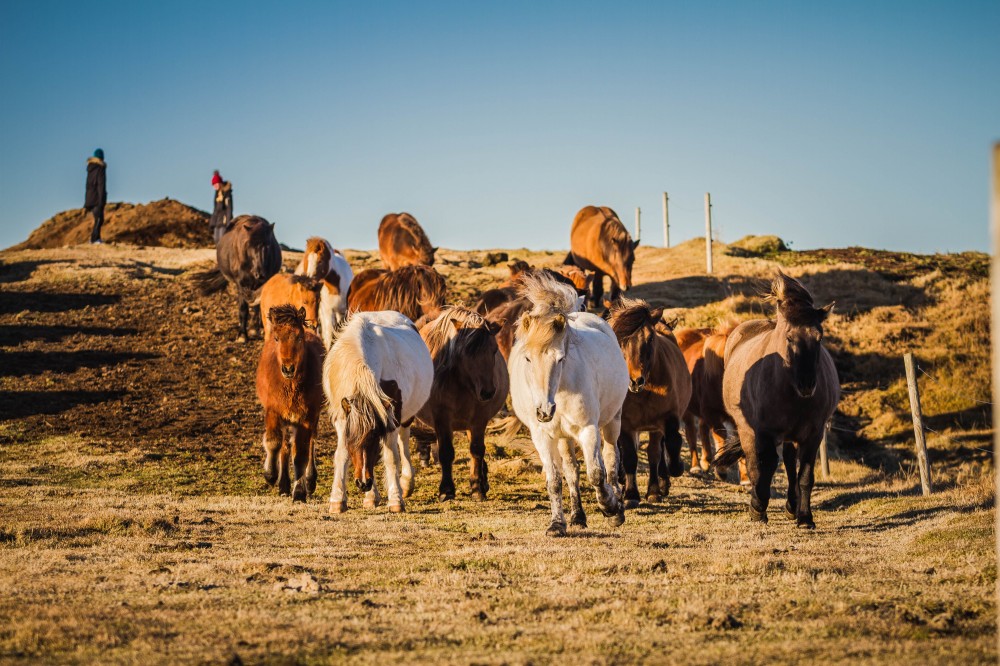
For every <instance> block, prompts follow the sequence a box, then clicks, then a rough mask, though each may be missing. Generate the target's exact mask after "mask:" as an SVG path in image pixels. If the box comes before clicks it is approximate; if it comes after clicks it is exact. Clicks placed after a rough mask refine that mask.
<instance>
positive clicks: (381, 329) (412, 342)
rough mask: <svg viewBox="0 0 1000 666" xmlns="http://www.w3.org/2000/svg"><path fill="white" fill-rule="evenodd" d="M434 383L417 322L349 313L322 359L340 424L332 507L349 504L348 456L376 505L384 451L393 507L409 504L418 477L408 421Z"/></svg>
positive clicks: (336, 422) (370, 505) (367, 503)
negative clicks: (378, 465) (377, 469)
mask: <svg viewBox="0 0 1000 666" xmlns="http://www.w3.org/2000/svg"><path fill="white" fill-rule="evenodd" d="M433 382H434V364H433V363H432V362H431V357H430V354H429V353H428V352H427V346H426V345H425V344H424V341H423V340H422V339H421V338H420V334H419V333H417V331H416V329H415V328H414V327H413V322H412V321H410V320H409V319H407V318H406V317H405V316H403V315H401V314H400V313H398V312H359V313H356V314H352V315H351V316H350V317H349V318H348V320H347V325H346V326H345V327H344V328H343V329H342V330H341V332H340V335H339V336H338V337H337V341H336V342H334V343H333V347H332V348H331V349H330V351H329V352H328V353H327V355H326V362H325V363H324V365H323V389H324V391H325V392H326V398H327V404H328V405H329V409H330V417H331V419H332V420H333V425H334V427H335V428H336V430H337V452H336V454H335V455H334V459H333V465H334V477H333V492H332V493H331V494H330V511H331V512H332V513H341V512H343V511H346V510H347V465H348V462H351V463H353V466H354V484H355V485H356V486H357V487H358V489H359V490H361V491H362V492H364V493H366V495H365V500H364V506H365V508H374V507H376V506H377V505H378V503H379V495H378V489H377V486H376V485H375V483H374V472H375V465H376V463H378V460H379V457H381V458H382V461H383V463H384V464H385V483H386V494H387V495H388V497H389V510H390V511H392V512H401V511H403V510H404V504H403V497H404V496H405V495H409V493H410V489H411V488H412V483H413V467H412V466H411V464H410V451H409V438H410V423H411V422H412V421H413V417H414V416H415V415H416V413H417V410H418V409H420V408H421V407H422V406H423V405H424V403H425V402H426V401H427V397H428V395H430V391H431V385H432V384H433ZM400 430H402V433H400ZM401 468H402V469H401Z"/></svg>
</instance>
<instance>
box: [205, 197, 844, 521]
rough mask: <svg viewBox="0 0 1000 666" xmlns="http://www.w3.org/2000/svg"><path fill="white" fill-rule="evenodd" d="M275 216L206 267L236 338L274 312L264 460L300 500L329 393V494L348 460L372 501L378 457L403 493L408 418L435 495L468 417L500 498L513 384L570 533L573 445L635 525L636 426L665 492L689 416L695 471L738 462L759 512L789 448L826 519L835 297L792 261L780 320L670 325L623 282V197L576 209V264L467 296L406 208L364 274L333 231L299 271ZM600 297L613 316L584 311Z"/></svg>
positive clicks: (221, 249) (792, 477)
mask: <svg viewBox="0 0 1000 666" xmlns="http://www.w3.org/2000/svg"><path fill="white" fill-rule="evenodd" d="M273 226H274V225H272V224H270V223H268V222H267V221H266V220H264V219H262V218H260V217H255V216H248V215H244V216H241V217H238V218H236V219H235V220H233V221H232V222H231V223H230V224H229V226H228V227H227V229H226V232H225V234H224V235H223V236H222V238H221V240H220V241H219V244H218V247H217V267H216V268H215V269H212V270H210V271H205V272H202V273H200V274H198V275H196V276H195V277H196V280H197V282H198V284H199V286H200V288H201V290H202V292H203V293H206V294H207V293H212V292H213V291H218V290H221V289H223V288H225V286H226V284H229V283H232V284H234V285H235V286H236V292H237V296H238V299H239V336H240V338H239V339H240V340H243V341H245V340H246V339H247V337H248V336H249V335H251V334H254V333H256V332H257V330H258V329H259V328H260V327H263V336H264V345H263V349H262V351H261V355H260V361H259V365H258V372H257V394H258V398H259V399H260V402H261V404H262V406H263V407H264V414H265V428H264V437H263V446H264V452H265V456H264V478H265V480H266V481H267V482H268V483H269V484H272V485H275V484H276V485H277V486H278V489H279V492H280V493H281V494H283V495H291V496H292V498H293V500H298V501H305V500H306V498H307V497H308V496H309V495H311V494H312V493H313V492H314V490H315V488H316V465H315V445H316V444H315V440H316V432H317V424H318V422H319V419H320V417H321V413H322V412H323V411H324V410H326V411H327V412H328V416H329V418H330V419H331V420H332V422H333V425H334V428H335V430H336V433H337V448H336V452H335V455H334V481H333V490H332V493H331V496H330V510H331V512H333V513H340V512H343V511H346V510H347V507H348V502H347V477H348V475H350V476H352V478H353V485H354V486H355V487H356V488H357V490H359V491H360V492H361V493H363V494H364V499H363V506H364V507H366V508H374V507H376V506H378V505H379V504H380V503H382V501H383V499H382V497H381V495H380V492H379V488H378V484H376V483H375V481H374V472H375V466H376V465H377V463H378V462H379V461H381V462H382V463H383V465H384V469H385V495H386V497H385V502H386V503H387V505H388V508H389V510H390V511H393V512H402V511H404V510H405V503H406V499H407V498H408V497H409V496H410V494H411V492H412V490H413V465H412V462H411V457H410V443H409V440H410V427H411V425H412V424H413V423H414V422H417V423H418V424H420V425H421V426H423V427H425V428H429V429H431V430H433V431H434V435H435V441H434V443H433V445H432V451H433V457H434V459H436V460H437V461H438V462H439V463H440V467H441V479H440V483H439V487H438V492H439V499H440V500H442V501H447V500H450V499H454V497H455V494H456V488H455V481H454V477H453V465H454V459H455V449H454V445H453V438H454V432H455V431H466V432H467V433H468V437H469V448H470V463H469V483H470V491H471V494H472V496H473V497H475V498H477V499H481V500H482V499H486V497H487V493H488V491H489V488H490V485H489V472H488V465H487V461H486V442H485V433H486V427H487V425H488V423H489V422H490V420H491V419H493V418H494V417H495V416H497V414H498V413H500V412H501V410H502V409H503V408H504V405H505V403H506V401H507V398H508V396H509V397H510V405H511V407H512V410H513V414H514V415H515V416H516V419H517V421H519V422H520V423H519V424H516V425H518V426H519V425H520V424H523V425H524V426H526V427H527V429H528V430H529V431H530V433H531V439H532V442H533V443H534V445H535V448H536V450H537V452H538V455H539V458H540V459H541V463H542V468H543V471H544V474H545V479H546V487H547V490H548V493H549V499H550V505H551V511H552V515H551V522H550V525H549V528H548V530H547V534H550V535H554V536H559V535H563V534H565V533H566V529H567V520H566V517H565V515H564V513H563V506H562V498H563V489H562V485H563V482H564V481H565V483H566V484H567V486H568V490H569V497H570V514H569V522H568V524H569V525H576V526H586V524H587V518H586V514H585V513H584V509H583V502H582V500H581V497H580V484H579V468H578V454H577V449H579V450H580V451H581V452H582V454H583V460H584V464H585V468H586V474H587V479H588V480H589V482H590V485H591V486H592V487H593V488H594V490H595V492H596V496H597V502H598V505H599V508H600V511H601V512H602V513H603V514H604V515H605V516H606V517H607V519H608V520H609V521H610V523H611V524H612V525H621V524H622V523H623V522H624V520H625V509H626V508H634V507H636V506H638V504H639V501H640V494H639V489H638V486H637V481H636V470H637V467H638V447H639V434H640V433H641V432H648V433H649V446H648V451H647V453H648V460H649V482H648V486H647V489H646V498H647V500H649V501H654V502H655V501H660V500H661V499H662V498H663V497H664V496H665V495H667V493H668V492H669V488H670V479H671V477H676V476H679V475H680V474H682V473H683V470H684V465H683V461H682V459H681V446H682V441H683V440H682V438H681V428H682V426H683V428H684V429H685V431H686V435H687V441H688V443H689V446H690V449H691V471H692V472H693V473H701V472H702V471H706V472H707V471H708V470H709V469H711V468H712V467H713V466H714V469H715V473H716V474H717V475H718V476H719V478H724V475H725V472H726V468H727V467H728V466H731V465H734V464H736V463H737V462H739V464H740V468H741V478H742V479H743V480H744V483H746V484H747V485H749V486H750V495H751V498H750V515H751V516H752V517H753V518H754V519H756V520H759V521H763V522H766V521H767V506H768V502H769V499H770V489H771V481H772V478H773V476H774V474H775V472H776V470H777V464H778V449H779V447H781V449H782V452H783V458H784V464H785V470H786V472H787V475H788V484H789V485H788V493H787V500H786V503H785V510H786V512H787V513H788V514H789V515H790V516H791V517H792V518H793V519H794V520H795V521H796V523H797V524H798V525H799V526H800V527H804V528H812V527H814V522H813V517H812V511H811V505H810V498H811V493H812V487H813V468H814V464H815V458H816V453H817V450H818V447H819V444H820V441H821V440H822V437H823V433H824V431H825V428H826V427H827V424H828V422H829V420H830V418H831V416H832V414H833V411H834V409H835V408H836V405H837V402H838V400H839V393H840V388H839V380H838V377H837V372H836V369H835V368H834V365H833V361H832V358H831V356H830V354H829V353H828V352H827V350H826V349H825V348H824V347H823V344H822V336H823V322H824V320H825V318H826V316H827V315H828V313H829V311H830V307H831V306H826V307H824V308H817V307H815V306H814V304H813V299H812V296H811V295H810V294H809V292H808V291H807V290H806V289H805V287H803V286H802V284H801V283H799V282H798V281H797V280H795V279H794V278H791V277H789V276H787V275H784V274H783V273H781V272H779V273H778V275H777V276H776V277H775V278H774V280H773V282H772V284H771V289H770V293H769V294H768V296H767V297H768V298H769V299H770V300H771V301H772V302H773V303H774V304H775V306H776V307H775V314H776V316H775V318H774V319H768V320H753V321H747V322H743V323H740V324H736V323H729V324H724V325H722V326H720V327H717V328H714V329H704V328H702V329H675V324H676V321H672V322H671V321H666V320H664V317H663V314H664V312H663V309H662V308H655V307H652V306H651V305H650V304H648V303H646V302H645V301H642V300H638V299H632V298H628V297H625V296H623V295H622V292H624V291H627V290H628V289H629V288H630V287H631V286H632V266H633V263H634V261H635V253H634V251H635V247H636V245H637V244H638V243H637V242H636V241H633V240H632V239H631V238H630V237H629V234H628V231H627V230H626V229H625V227H624V226H623V225H622V223H621V221H620V220H619V219H618V216H617V215H616V214H615V213H614V211H612V210H611V209H610V208H606V207H594V206H587V207H585V208H583V209H582V210H581V211H580V212H579V213H577V215H576V217H575V219H574V221H573V225H572V229H571V233H570V241H571V250H570V252H569V254H568V256H567V257H566V261H565V265H563V266H561V267H560V268H559V269H558V270H550V269H539V268H533V267H531V266H529V265H528V264H526V263H525V262H518V261H515V262H512V263H511V264H509V268H510V272H511V276H510V279H509V280H508V281H506V282H505V283H503V284H500V285H497V287H496V288H494V289H490V290H487V291H486V292H484V293H483V294H482V295H481V297H480V299H479V301H478V302H477V303H475V304H474V306H473V307H471V308H470V307H464V306H462V305H454V304H452V305H448V304H446V298H447V283H446V281H445V278H444V277H443V276H442V275H441V274H440V273H438V272H437V271H436V270H435V269H434V268H433V263H434V254H435V252H436V250H437V248H435V247H432V246H431V244H430V241H429V240H428V238H427V235H426V233H425V232H424V230H423V229H422V228H421V227H420V225H419V224H418V223H417V221H416V219H414V217H413V216H412V215H409V214H408V213H400V214H390V215H386V216H385V217H384V218H383V219H382V222H381V224H380V225H379V230H378V243H379V253H380V255H381V258H382V263H383V264H384V265H385V267H386V268H384V269H367V270H364V271H361V272H359V273H358V274H356V275H355V274H353V271H352V269H351V266H350V264H349V263H348V262H347V260H346V259H345V258H344V256H343V255H342V254H341V253H340V252H338V251H337V250H335V249H333V247H332V246H331V245H330V244H329V243H328V242H327V241H325V240H323V239H321V238H310V239H309V241H308V243H307V246H306V249H305V252H304V254H303V258H302V261H301V262H300V264H299V265H298V267H297V268H296V270H295V272H294V274H286V273H281V272H280V270H281V248H280V246H279V245H278V243H277V240H276V239H275V236H274V230H273ZM605 276H608V277H609V278H610V281H611V292H610V297H609V298H607V299H605V298H604V297H603V296H604V292H603V289H604V286H603V282H604V277H605ZM588 302H589V304H590V305H591V306H594V307H597V308H602V307H603V316H598V315H596V314H592V313H590V312H588V311H587V308H586V305H587V304H588ZM831 305H832V304H831ZM261 311H263V313H264V317H263V319H262V318H261V315H260V313H261ZM251 313H252V314H253V321H252V322H251V321H250V319H251V316H250V315H251ZM251 326H252V328H248V327H251ZM699 440H700V456H699V450H698V449H699V446H698V445H697V442H698V441H699ZM289 457H291V458H292V460H291V461H289ZM741 459H745V461H744V460H741ZM290 462H291V465H290V464H289V463H290ZM290 468H291V469H290Z"/></svg>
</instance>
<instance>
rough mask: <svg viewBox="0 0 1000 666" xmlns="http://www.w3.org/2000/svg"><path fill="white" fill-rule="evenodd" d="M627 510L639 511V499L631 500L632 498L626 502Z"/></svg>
mask: <svg viewBox="0 0 1000 666" xmlns="http://www.w3.org/2000/svg"><path fill="white" fill-rule="evenodd" d="M625 508H626V509H638V508H639V500H637V499H631V498H630V499H627V500H625Z"/></svg>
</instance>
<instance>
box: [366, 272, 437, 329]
mask: <svg viewBox="0 0 1000 666" xmlns="http://www.w3.org/2000/svg"><path fill="white" fill-rule="evenodd" d="M447 295H448V285H447V283H446V282H445V281H444V277H443V276H442V275H441V274H440V273H438V272H437V271H436V270H434V269H433V268H431V267H430V266H403V267H402V268H400V269H397V270H394V271H386V270H382V269H378V268H369V269H367V270H363V271H361V272H360V273H358V274H357V275H356V276H355V277H354V281H353V282H352V283H351V289H350V291H348V292H347V308H348V310H349V311H350V312H377V311H379V310H395V311H396V312H401V313H403V314H404V315H406V316H407V317H409V318H410V319H412V320H414V321H416V320H417V319H420V318H421V317H422V316H424V315H430V316H432V317H433V316H437V314H438V312H439V311H440V310H441V308H442V307H444V301H445V298H446V297H447Z"/></svg>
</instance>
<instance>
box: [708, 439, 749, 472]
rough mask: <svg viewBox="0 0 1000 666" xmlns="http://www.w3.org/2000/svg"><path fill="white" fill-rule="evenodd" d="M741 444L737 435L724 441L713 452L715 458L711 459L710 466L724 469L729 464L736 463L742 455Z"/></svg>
mask: <svg viewBox="0 0 1000 666" xmlns="http://www.w3.org/2000/svg"><path fill="white" fill-rule="evenodd" d="M743 455H744V454H743V446H742V445H740V439H739V437H733V438H730V439H729V440H727V441H726V443H725V444H724V445H723V446H722V448H721V449H719V450H718V451H717V452H716V454H715V459H714V460H713V461H712V466H713V467H715V468H716V469H725V468H726V467H729V466H730V465H734V464H736V462H737V461H739V459H740V458H742V457H743Z"/></svg>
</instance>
